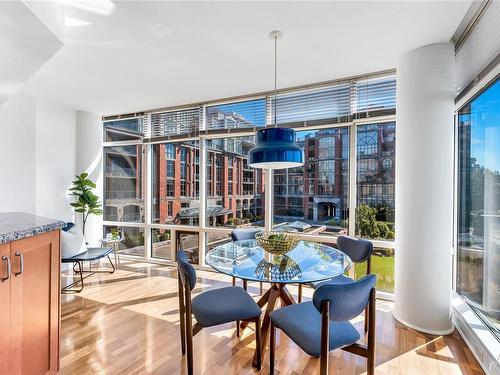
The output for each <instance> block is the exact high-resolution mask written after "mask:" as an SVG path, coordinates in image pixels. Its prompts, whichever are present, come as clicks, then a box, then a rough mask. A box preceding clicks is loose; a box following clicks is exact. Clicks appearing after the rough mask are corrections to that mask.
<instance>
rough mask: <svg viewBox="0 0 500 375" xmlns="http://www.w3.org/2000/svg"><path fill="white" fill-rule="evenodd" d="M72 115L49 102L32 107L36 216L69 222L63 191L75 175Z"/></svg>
mask: <svg viewBox="0 0 500 375" xmlns="http://www.w3.org/2000/svg"><path fill="white" fill-rule="evenodd" d="M75 124H76V112H75V111H74V110H73V109H70V108H67V107H64V106H60V105H57V104H54V103H51V102H47V101H43V100H38V101H37V104H36V168H35V170H36V192H35V194H36V213H37V215H41V216H48V217H53V218H57V219H61V220H65V221H72V220H73V213H72V210H71V208H70V205H69V203H70V199H71V197H70V196H69V195H68V194H67V190H68V188H69V187H70V185H71V181H72V180H73V178H74V176H75V162H76V125H75Z"/></svg>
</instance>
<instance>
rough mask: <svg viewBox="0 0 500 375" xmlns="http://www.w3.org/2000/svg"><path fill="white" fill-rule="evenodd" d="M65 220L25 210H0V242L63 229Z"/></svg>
mask: <svg viewBox="0 0 500 375" xmlns="http://www.w3.org/2000/svg"><path fill="white" fill-rule="evenodd" d="M65 225H66V223H65V222H64V221H60V220H54V219H49V218H48V217H43V216H36V215H32V214H28V213H25V212H0V244H2V243H6V242H11V241H16V240H20V239H22V238H26V237H32V236H36V235H38V234H41V233H45V232H50V231H53V230H55V229H61V228H63V227H64V226H65Z"/></svg>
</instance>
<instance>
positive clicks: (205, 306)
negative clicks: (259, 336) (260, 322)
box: [192, 286, 261, 327]
mask: <svg viewBox="0 0 500 375" xmlns="http://www.w3.org/2000/svg"><path fill="white" fill-rule="evenodd" d="M192 310H193V314H194V317H195V318H196V321H197V322H198V324H200V325H201V326H202V327H211V326H215V325H218V324H223V323H228V322H234V321H236V320H247V319H252V318H256V317H257V316H259V315H260V314H261V310H260V307H259V306H258V305H257V304H256V303H255V301H254V300H253V298H252V297H250V296H249V295H248V293H247V292H246V291H245V290H243V289H242V288H240V287H238V286H230V287H227V288H220V289H214V290H209V291H208V292H204V293H202V294H199V295H197V296H196V297H194V298H193V302H192Z"/></svg>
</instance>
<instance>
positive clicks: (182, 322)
mask: <svg viewBox="0 0 500 375" xmlns="http://www.w3.org/2000/svg"><path fill="white" fill-rule="evenodd" d="M179 317H180V319H179V322H180V334H181V351H182V355H184V354H186V311H185V306H184V291H183V290H182V282H181V280H180V278H179Z"/></svg>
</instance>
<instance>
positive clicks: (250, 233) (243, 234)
mask: <svg viewBox="0 0 500 375" xmlns="http://www.w3.org/2000/svg"><path fill="white" fill-rule="evenodd" d="M260 232H262V229H261V228H237V229H235V230H233V231H232V232H231V239H232V240H233V241H245V240H255V235H256V234H257V233H260ZM234 285H236V277H234V276H233V286H234ZM243 289H245V290H247V281H246V280H243ZM260 294H262V282H261V283H260Z"/></svg>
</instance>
